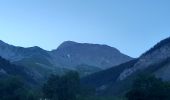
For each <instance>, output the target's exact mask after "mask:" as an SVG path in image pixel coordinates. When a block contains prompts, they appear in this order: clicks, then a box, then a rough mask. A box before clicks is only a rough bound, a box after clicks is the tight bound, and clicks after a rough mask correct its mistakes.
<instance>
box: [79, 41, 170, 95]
mask: <svg viewBox="0 0 170 100" xmlns="http://www.w3.org/2000/svg"><path fill="white" fill-rule="evenodd" d="M119 69H121V70H119ZM169 73H170V38H167V39H165V40H162V41H161V42H159V43H158V44H156V45H155V46H154V47H153V48H151V49H150V50H148V51H147V52H146V53H144V54H143V55H141V56H140V57H139V58H138V59H136V60H132V61H130V62H127V63H124V64H121V65H119V66H114V67H113V68H110V69H108V70H104V71H101V72H98V73H94V74H92V75H90V76H87V77H85V78H84V79H82V82H83V84H88V85H90V86H93V87H95V88H96V90H97V93H99V94H105V95H106V94H107V95H108V94H110V95H120V94H123V93H125V92H126V91H127V90H128V89H129V88H130V86H131V84H132V81H133V80H134V79H135V78H136V77H137V76H138V74H153V75H155V76H157V77H159V78H162V79H163V80H165V81H170V76H169Z"/></svg>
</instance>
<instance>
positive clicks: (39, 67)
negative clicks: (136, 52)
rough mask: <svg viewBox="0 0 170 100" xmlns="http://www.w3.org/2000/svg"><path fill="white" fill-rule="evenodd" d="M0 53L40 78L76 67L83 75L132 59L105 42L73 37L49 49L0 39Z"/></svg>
mask: <svg viewBox="0 0 170 100" xmlns="http://www.w3.org/2000/svg"><path fill="white" fill-rule="evenodd" d="M0 56H1V57H2V58H5V59H7V60H9V61H10V62H11V63H13V64H16V65H20V66H24V67H26V68H27V69H29V70H31V71H32V72H33V73H34V75H35V77H37V78H39V79H41V78H44V77H45V78H47V77H48V75H49V74H51V73H57V74H63V73H64V72H65V71H68V70H76V71H79V72H81V75H82V76H84V75H88V74H91V73H94V72H96V71H100V70H102V69H106V68H109V67H111V66H113V65H118V64H120V63H123V62H126V61H129V60H131V59H132V58H131V57H129V56H126V55H124V54H122V53H120V52H119V51H118V50H117V49H115V48H113V47H110V46H107V45H99V44H87V43H76V42H73V41H66V42H64V43H62V44H61V45H60V46H59V47H58V48H57V49H56V50H52V51H46V50H43V49H42V48H40V47H37V46H35V47H29V48H23V47H18V46H13V45H10V44H7V43H5V42H3V41H0Z"/></svg>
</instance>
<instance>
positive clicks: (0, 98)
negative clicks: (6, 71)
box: [0, 76, 35, 100]
mask: <svg viewBox="0 0 170 100" xmlns="http://www.w3.org/2000/svg"><path fill="white" fill-rule="evenodd" d="M28 93H29V92H28V90H27V89H26V88H25V86H24V83H23V82H22V81H21V79H20V78H18V77H14V76H9V77H5V78H1V80H0V100H35V99H29V98H28ZM30 97H31V95H30Z"/></svg>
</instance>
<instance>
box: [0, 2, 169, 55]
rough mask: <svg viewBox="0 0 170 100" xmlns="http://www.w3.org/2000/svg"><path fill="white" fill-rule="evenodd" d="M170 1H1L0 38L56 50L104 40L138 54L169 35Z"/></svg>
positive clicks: (106, 42)
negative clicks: (67, 44) (65, 43)
mask: <svg viewBox="0 0 170 100" xmlns="http://www.w3.org/2000/svg"><path fill="white" fill-rule="evenodd" d="M169 5H170V0H0V40H3V41H4V42H7V43H9V44H12V45H15V46H23V47H31V46H39V47H41V48H43V49H46V50H52V49H56V48H57V47H58V46H59V45H60V44H61V43H62V42H63V41H67V40H71V41H76V42H80V43H95V44H106V45H109V46H112V47H115V48H117V49H119V50H120V51H121V52H122V53H124V54H127V55H129V56H131V57H138V56H140V55H141V54H142V53H144V52H145V51H146V50H148V49H150V48H151V47H152V46H153V45H155V44H156V43H157V42H159V41H160V40H162V39H164V38H167V37H169V36H170V6H169Z"/></svg>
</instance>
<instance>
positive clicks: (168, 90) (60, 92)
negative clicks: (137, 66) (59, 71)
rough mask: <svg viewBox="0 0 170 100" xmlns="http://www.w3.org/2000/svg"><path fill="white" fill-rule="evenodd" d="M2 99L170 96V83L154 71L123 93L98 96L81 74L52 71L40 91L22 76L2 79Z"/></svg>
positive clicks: (153, 99)
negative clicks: (122, 94)
mask: <svg viewBox="0 0 170 100" xmlns="http://www.w3.org/2000/svg"><path fill="white" fill-rule="evenodd" d="M0 100H170V84H169V82H164V81H162V80H161V79H158V78H155V77H154V76H150V75H140V76H139V77H138V78H136V79H135V80H134V82H133V85H132V88H131V89H130V90H129V91H128V92H127V93H126V94H125V95H124V96H123V97H114V96H95V92H94V90H93V89H90V88H87V87H86V88H85V87H83V86H81V84H80V78H79V74H78V73H76V72H68V73H66V74H65V75H63V76H58V75H51V76H50V77H49V79H48V80H47V82H46V83H45V84H44V85H43V86H42V87H41V89H39V90H38V91H35V90H32V89H30V88H28V86H27V85H26V84H24V83H23V82H22V80H21V79H20V78H18V77H13V76H9V77H8V78H6V77H5V78H3V77H2V78H1V80H0Z"/></svg>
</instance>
